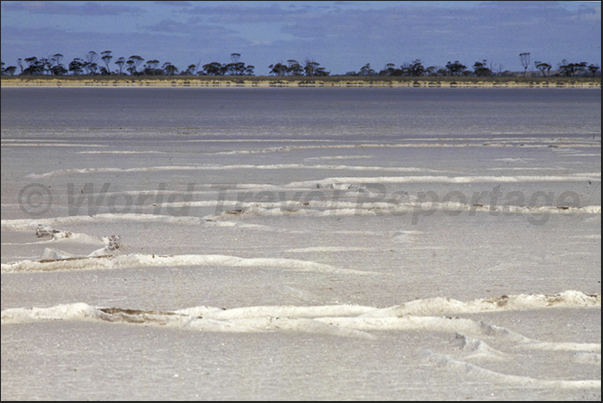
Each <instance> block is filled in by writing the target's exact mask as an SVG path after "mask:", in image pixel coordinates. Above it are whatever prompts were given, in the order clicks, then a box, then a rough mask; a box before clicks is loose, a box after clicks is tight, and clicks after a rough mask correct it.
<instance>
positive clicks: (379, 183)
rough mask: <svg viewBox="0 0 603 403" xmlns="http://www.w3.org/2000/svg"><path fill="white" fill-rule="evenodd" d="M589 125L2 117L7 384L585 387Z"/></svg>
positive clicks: (303, 389)
mask: <svg viewBox="0 0 603 403" xmlns="http://www.w3.org/2000/svg"><path fill="white" fill-rule="evenodd" d="M598 110H599V111H600V108H599V109H598ZM558 112H559V113H563V111H562V110H560V111H558ZM599 113H600V112H599ZM568 119H569V117H568ZM599 120H600V119H599ZM590 130H591V132H592V130H595V131H596V130H597V128H596V127H595V128H590ZM598 130H599V134H598V135H596V136H593V135H589V136H581V135H575V134H572V135H568V136H555V137H546V136H541V135H535V134H533V133H529V132H528V131H526V133H523V134H522V133H516V134H514V135H497V136H496V135H495V136H492V135H489V136H488V137H487V139H486V138H480V137H479V136H469V137H466V136H463V135H458V134H456V135H450V136H447V137H445V138H444V137H437V138H436V137H429V138H428V137H425V138H421V137H417V138H414V139H412V140H409V139H401V138H400V139H394V138H389V139H380V140H371V139H370V138H364V139H362V138H358V137H355V138H354V140H353V141H352V140H346V138H345V136H343V137H341V138H328V139H327V138H325V139H323V140H320V139H308V138H301V137H290V138H288V139H282V140H279V139H278V138H266V137H262V136H259V135H254V136H248V137H236V136H233V137H231V138H226V139H219V138H208V137H207V136H204V135H185V136H172V137H170V138H169V141H166V140H165V139H163V138H161V137H157V136H152V135H148V136H145V137H140V134H134V135H132V136H130V137H129V136H122V137H119V138H116V137H113V136H107V137H103V136H94V135H83V136H77V135H75V136H71V135H66V134H65V132H61V133H58V134H55V135H40V133H39V132H37V134H36V135H28V134H27V129H24V128H11V127H5V126H4V125H3V128H2V131H3V133H2V222H1V224H2V227H1V230H2V256H1V262H2V266H1V270H2V296H1V304H2V399H212V400H213V399H268V400H273V399H469V400H493V399H497V400H498V399H524V400H539V399H547V400H548V399H551V400H552V399H563V400H570V399H571V400H574V399H593V400H594V399H600V396H601V381H600V379H601V367H600V365H601V351H600V350H601V294H600V293H601V283H600V280H601V270H600V266H601V207H600V206H601V195H600V181H601V177H600V172H601V168H600V161H601V160H600V152H601V146H600V126H599V127H598ZM593 137H595V138H593ZM141 138H144V141H140V139H141ZM61 156H63V158H61ZM66 156H68V157H66ZM59 162H60V163H59ZM49 197H51V198H52V199H51V201H49Z"/></svg>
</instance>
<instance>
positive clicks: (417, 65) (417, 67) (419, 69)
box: [408, 59, 425, 77]
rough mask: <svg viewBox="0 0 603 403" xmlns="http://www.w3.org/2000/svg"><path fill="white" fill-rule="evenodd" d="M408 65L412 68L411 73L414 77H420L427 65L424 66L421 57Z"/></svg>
mask: <svg viewBox="0 0 603 403" xmlns="http://www.w3.org/2000/svg"><path fill="white" fill-rule="evenodd" d="M408 67H409V68H410V75H411V76H413V77H420V76H422V75H423V74H424V73H425V67H423V64H422V63H421V60H420V59H416V60H415V61H413V62H412V63H411V64H410V65H409V66H408Z"/></svg>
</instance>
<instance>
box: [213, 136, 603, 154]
mask: <svg viewBox="0 0 603 403" xmlns="http://www.w3.org/2000/svg"><path fill="white" fill-rule="evenodd" d="M450 140H452V141H454V139H447V141H450ZM463 140H464V141H474V140H476V141H480V139H471V138H469V139H463ZM435 141H441V140H440V139H433V142H431V143H427V142H426V143H418V142H417V143H411V142H409V143H404V144H370V143H362V144H339V145H321V146H283V147H269V148H263V149H259V150H237V151H220V152H216V153H212V155H247V154H266V153H278V152H290V151H294V150H316V149H350V148H466V147H522V148H550V147H551V146H554V147H556V148H569V147H580V148H585V147H601V144H600V143H599V144H597V143H593V142H586V141H585V142H583V143H576V142H575V140H573V141H574V143H559V142H553V143H550V142H549V143H544V140H542V139H541V140H534V141H529V140H527V141H524V140H523V139H522V140H515V141H513V140H511V141H497V140H496V139H481V141H488V143H478V142H472V143H444V142H439V143H435Z"/></svg>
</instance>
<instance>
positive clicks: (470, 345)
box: [454, 333, 508, 360]
mask: <svg viewBox="0 0 603 403" xmlns="http://www.w3.org/2000/svg"><path fill="white" fill-rule="evenodd" d="M454 344H455V345H456V346H458V348H459V349H460V350H462V351H463V352H466V353H469V354H468V355H467V356H465V359H477V360H505V359H507V358H508V357H507V356H508V355H507V354H505V353H503V352H502V351H498V350H496V349H495V348H492V347H491V346H489V345H488V344H487V343H486V342H485V341H483V340H479V339H473V338H471V337H468V336H465V335H463V334H461V333H457V334H456V337H455V340H454Z"/></svg>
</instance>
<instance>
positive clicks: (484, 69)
mask: <svg viewBox="0 0 603 403" xmlns="http://www.w3.org/2000/svg"><path fill="white" fill-rule="evenodd" d="M473 74H475V75H476V76H478V77H489V76H491V75H492V70H491V69H490V68H489V67H488V61H487V60H485V59H484V60H482V61H481V62H480V61H477V62H475V64H473Z"/></svg>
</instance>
